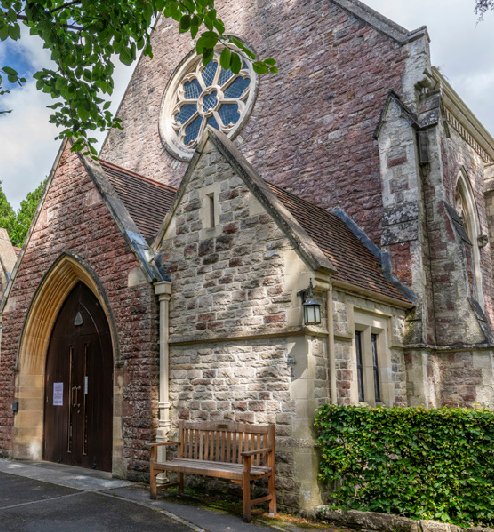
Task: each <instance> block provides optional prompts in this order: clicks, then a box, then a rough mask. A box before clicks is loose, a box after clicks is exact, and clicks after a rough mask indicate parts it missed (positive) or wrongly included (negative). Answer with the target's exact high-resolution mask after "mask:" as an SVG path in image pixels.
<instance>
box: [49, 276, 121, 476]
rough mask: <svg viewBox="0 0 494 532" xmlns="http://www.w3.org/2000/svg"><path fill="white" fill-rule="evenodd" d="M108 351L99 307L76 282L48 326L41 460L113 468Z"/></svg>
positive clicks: (110, 357) (105, 324)
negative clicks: (48, 338)
mask: <svg viewBox="0 0 494 532" xmlns="http://www.w3.org/2000/svg"><path fill="white" fill-rule="evenodd" d="M112 434H113V353H112V342H111V336H110V330H109V327H108V322H107V319H106V315H105V312H104V310H103V309H102V308H101V305H100V303H99V302H98V300H97V299H96V297H95V296H94V295H93V293H92V292H91V290H90V289H89V288H88V287H87V286H86V285H85V284H83V283H82V282H78V283H77V284H76V286H75V287H74V289H73V290H72V291H71V292H70V294H69V295H68V296H67V298H66V300H65V302H64V303H63V305H62V307H61V308H60V311H59V313H58V316H57V319H56V322H55V324H54V326H53V329H52V333H51V337H50V344H49V348H48V353H47V357H46V368H45V393H44V423H43V459H45V460H49V461H52V462H60V463H64V464H68V465H78V466H83V467H92V468H94V469H100V470H103V471H111V470H112V443H113V442H112Z"/></svg>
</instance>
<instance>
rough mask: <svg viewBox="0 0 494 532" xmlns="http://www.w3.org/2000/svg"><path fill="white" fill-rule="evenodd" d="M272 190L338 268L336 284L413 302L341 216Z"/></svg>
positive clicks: (335, 278) (273, 186) (335, 276)
mask: <svg viewBox="0 0 494 532" xmlns="http://www.w3.org/2000/svg"><path fill="white" fill-rule="evenodd" d="M270 188H271V190H272V191H273V192H274V193H275V194H276V196H277V198H278V199H279V200H280V201H281V202H282V203H283V205H284V206H285V207H286V208H287V209H288V210H289V211H290V213H291V214H292V216H293V217H294V218H295V219H296V220H297V221H298V222H299V223H300V225H301V226H302V227H303V228H304V229H305V231H306V232H307V234H308V235H310V236H311V237H312V238H313V239H314V241H315V243H316V244H317V246H318V247H319V248H320V249H321V251H322V252H323V253H324V255H325V256H326V257H327V258H328V259H329V260H330V261H331V263H332V264H334V265H335V272H334V273H333V275H332V278H333V279H334V280H335V281H339V282H341V283H343V284H351V285H354V286H356V287H358V288H360V289H362V290H363V291H366V292H375V293H379V294H382V295H384V296H386V297H389V298H392V299H397V300H400V301H402V302H404V303H410V302H411V297H410V293H409V292H408V293H407V290H406V289H405V290H404V289H403V288H404V287H400V286H399V284H400V283H399V281H398V280H397V279H393V278H391V276H389V275H387V274H386V273H385V272H384V271H383V267H382V265H381V262H380V260H379V259H378V258H377V257H376V255H375V254H374V253H372V252H371V251H370V250H369V248H368V247H367V246H365V245H364V244H363V243H362V242H361V240H359V239H358V238H357V236H356V235H355V233H354V232H353V231H352V230H351V229H350V228H349V227H348V225H347V224H346V223H345V222H344V221H343V220H342V219H341V218H340V217H339V216H337V215H336V214H334V213H332V212H328V211H326V210H325V209H322V208H321V207H318V206H316V205H314V204H312V203H310V202H308V201H305V200H303V199H301V198H299V197H298V196H295V195H294V194H291V193H289V192H287V191H286V190H284V189H282V188H280V187H278V186H275V185H270Z"/></svg>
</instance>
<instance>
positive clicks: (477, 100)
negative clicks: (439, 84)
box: [0, 0, 494, 209]
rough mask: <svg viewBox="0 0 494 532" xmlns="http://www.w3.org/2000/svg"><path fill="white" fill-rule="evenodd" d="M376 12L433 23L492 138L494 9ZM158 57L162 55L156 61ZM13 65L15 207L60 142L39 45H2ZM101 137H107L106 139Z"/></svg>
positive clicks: (3, 142) (424, 6)
mask: <svg viewBox="0 0 494 532" xmlns="http://www.w3.org/2000/svg"><path fill="white" fill-rule="evenodd" d="M364 1H365V3H367V4H368V5H369V6H370V7H372V8H373V9H375V10H377V11H379V12H380V13H382V14H383V15H385V16H387V17H388V18H391V19H392V20H394V21H395V22H397V23H398V24H401V25H402V26H404V27H405V28H407V29H409V30H412V29H415V28H418V27H420V26H427V27H428V31H429V36H430V38H431V45H430V46H431V53H432V62H433V64H434V65H435V66H437V67H439V68H440V70H441V72H442V73H443V74H444V75H445V76H446V77H447V79H448V80H449V81H450V83H451V84H452V85H453V87H454V89H455V90H456V91H457V92H458V93H459V94H460V96H461V97H462V98H463V100H464V101H465V102H466V103H467V105H468V106H469V107H470V109H471V110H472V111H473V112H474V114H475V115H476V116H477V118H478V119H479V120H480V121H481V122H482V123H483V124H484V126H485V127H486V128H487V129H488V130H489V131H490V132H491V134H494V105H493V104H492V97H493V95H494V53H493V52H494V12H492V13H488V14H487V15H486V16H485V18H484V20H483V21H482V22H478V20H477V17H476V15H475V14H474V0H364ZM155 59H157V58H156V56H155ZM5 64H7V65H10V66H12V67H14V68H16V69H17V70H18V71H19V72H20V73H22V74H23V75H25V77H26V78H27V83H26V85H25V86H24V87H22V88H14V89H13V90H12V91H11V93H10V94H9V95H5V96H1V97H0V109H12V112H11V113H10V114H7V115H0V179H1V180H2V186H3V190H4V192H5V193H6V195H7V198H8V199H9V201H10V202H11V204H12V206H13V207H14V208H15V209H17V208H18V206H19V203H20V201H21V200H22V199H23V198H24V197H25V195H26V194H27V193H28V192H30V191H32V190H34V189H35V188H36V186H37V185H38V184H39V183H40V182H41V181H42V180H43V178H44V177H45V176H46V175H48V173H49V172H50V169H51V166H52V164H53V161H54V159H55V156H56V154H57V151H58V147H59V145H60V141H59V140H55V137H56V135H57V131H56V128H55V127H54V126H53V124H50V122H49V115H50V109H47V107H46V106H47V105H50V104H51V103H53V102H52V101H51V99H50V97H49V96H47V95H43V94H41V93H39V92H38V91H36V89H35V85H34V81H33V80H32V74H33V73H34V72H36V71H37V70H39V69H40V68H42V67H44V66H49V64H50V58H49V54H48V53H47V51H46V50H43V48H42V46H41V41H40V40H39V39H38V38H37V37H31V36H29V35H27V33H26V32H23V33H22V38H21V40H20V41H18V42H16V43H11V44H9V43H8V42H7V43H6V42H0V66H3V65H5ZM132 69H133V66H132V67H124V66H123V65H120V64H119V65H117V66H116V77H115V92H114V95H113V104H112V109H113V110H116V108H117V107H118V104H119V103H120V100H121V98H122V96H123V93H124V91H125V88H126V86H127V83H128V82H129V80H130V76H131V73H132ZM99 138H100V139H103V138H104V134H103V133H102V134H100V136H99Z"/></svg>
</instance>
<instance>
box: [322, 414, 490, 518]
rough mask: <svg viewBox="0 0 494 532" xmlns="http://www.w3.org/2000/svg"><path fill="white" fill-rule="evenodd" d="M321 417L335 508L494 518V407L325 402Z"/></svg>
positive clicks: (324, 461) (324, 477) (327, 478)
mask: <svg viewBox="0 0 494 532" xmlns="http://www.w3.org/2000/svg"><path fill="white" fill-rule="evenodd" d="M315 425H316V431H317V435H318V446H319V449H320V452H321V464H320V477H321V479H322V480H323V481H324V482H325V483H327V485H328V487H329V488H330V495H329V496H330V502H331V506H332V507H333V508H341V509H344V510H349V509H353V510H360V511H365V512H384V513H393V514H400V515H404V516H407V517H411V518H415V519H434V520H439V521H447V522H452V523H455V524H457V525H460V526H468V525H471V524H473V523H475V524H477V525H483V526H490V525H494V412H492V411H488V410H469V409H462V408H441V409H436V410H426V409H424V408H368V407H351V406H350V407H349V406H346V407H345V406H335V405H325V406H323V407H321V408H320V409H319V410H318V412H317V415H316V423H315Z"/></svg>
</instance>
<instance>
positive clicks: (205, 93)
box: [160, 49, 257, 160]
mask: <svg viewBox="0 0 494 532" xmlns="http://www.w3.org/2000/svg"><path fill="white" fill-rule="evenodd" d="M220 53H221V49H219V50H217V51H215V54H214V57H213V59H212V60H211V62H209V63H208V64H207V65H205V66H204V65H203V64H202V59H201V58H200V57H197V56H196V55H195V54H194V55H191V56H190V57H189V58H188V60H186V61H185V63H184V64H183V65H182V67H181V68H180V69H179V70H178V72H177V73H176V74H175V76H174V78H173V79H172V82H171V83H170V85H169V87H168V89H167V91H166V94H165V99H164V101H163V106H162V110H161V120H160V132H161V136H162V138H163V140H164V142H165V145H166V147H167V149H168V151H170V152H171V153H172V155H174V156H175V157H178V158H179V159H182V160H187V159H190V158H191V157H192V155H193V153H194V149H195V147H196V146H197V143H198V141H199V139H200V138H201V135H202V133H203V131H204V129H205V128H206V127H207V126H210V127H212V128H214V129H218V130H220V131H222V132H223V133H225V134H226V135H228V136H229V137H232V136H234V135H235V133H236V132H237V131H238V130H239V129H240V128H241V126H242V125H243V123H244V122H245V119H246V118H247V116H248V113H249V112H250V110H251V108H252V104H253V102H254V99H255V93H256V86H257V78H256V75H255V73H254V71H253V70H252V67H251V65H250V64H249V63H248V62H247V61H244V63H243V65H242V69H241V70H240V72H239V73H238V74H234V73H233V72H232V71H231V70H230V69H225V68H223V67H221V66H220V64H219V55H220Z"/></svg>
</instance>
